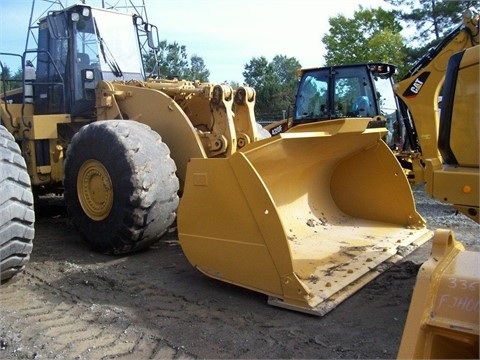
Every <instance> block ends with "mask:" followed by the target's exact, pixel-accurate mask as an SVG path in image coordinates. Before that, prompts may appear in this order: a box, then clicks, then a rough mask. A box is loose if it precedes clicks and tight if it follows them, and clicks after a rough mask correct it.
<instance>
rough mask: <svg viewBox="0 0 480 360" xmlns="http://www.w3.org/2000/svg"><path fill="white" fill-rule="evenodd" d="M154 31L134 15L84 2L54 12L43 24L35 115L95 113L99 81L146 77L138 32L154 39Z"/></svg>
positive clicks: (83, 114)
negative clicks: (95, 6) (144, 32)
mask: <svg viewBox="0 0 480 360" xmlns="http://www.w3.org/2000/svg"><path fill="white" fill-rule="evenodd" d="M152 30H155V31H156V28H155V27H153V26H152V25H149V24H146V23H144V22H143V20H142V19H141V18H140V17H138V16H136V15H132V14H126V13H120V12H116V11H111V10H106V9H99V8H92V7H89V6H85V5H75V6H72V7H70V8H67V9H64V10H62V11H54V12H50V13H49V14H48V16H47V17H45V18H43V19H41V20H40V23H39V35H38V50H37V52H38V57H37V68H36V81H35V91H34V93H35V95H34V103H35V113H36V114H55V113H70V114H71V115H72V116H82V117H86V118H89V117H93V116H94V111H95V88H96V86H97V84H98V82H99V81H100V80H108V81H113V80H124V81H127V80H144V78H145V74H144V64H143V59H142V53H141V49H140V47H141V45H140V41H139V34H140V33H139V32H140V31H147V32H148V34H149V40H151V39H153V37H152ZM156 34H157V40H158V33H156ZM157 42H158V41H157ZM149 45H151V46H152V47H153V46H154V44H153V41H149Z"/></svg>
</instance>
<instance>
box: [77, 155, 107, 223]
mask: <svg viewBox="0 0 480 360" xmlns="http://www.w3.org/2000/svg"><path fill="white" fill-rule="evenodd" d="M77 194H78V199H79V201H80V205H81V206H82V209H83V211H84V212H85V214H86V215H87V216H88V217H89V218H91V219H92V220H95V221H101V220H103V219H105V218H106V217H107V216H108V215H109V214H110V211H111V210H112V207H113V187H112V180H111V179H110V175H109V173H108V171H107V169H106V168H105V166H103V165H102V163H100V162H99V161H97V160H93V159H90V160H87V161H85V162H84V163H83V164H82V166H81V167H80V169H79V171H78V177H77Z"/></svg>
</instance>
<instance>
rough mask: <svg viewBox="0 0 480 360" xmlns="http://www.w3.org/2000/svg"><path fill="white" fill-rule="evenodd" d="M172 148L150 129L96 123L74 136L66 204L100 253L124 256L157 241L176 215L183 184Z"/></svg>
mask: <svg viewBox="0 0 480 360" xmlns="http://www.w3.org/2000/svg"><path fill="white" fill-rule="evenodd" d="M175 171H176V166H175V163H174V161H173V160H172V159H171V158H170V150H169V148H168V146H167V145H166V144H165V143H163V142H162V140H161V138H160V136H159V135H158V134H157V133H156V132H154V131H153V130H151V129H150V128H149V127H148V126H146V125H144V124H141V123H138V122H135V121H129V120H107V121H96V122H93V123H91V124H89V125H86V126H84V127H83V128H82V129H80V131H79V132H78V133H77V134H76V135H75V136H74V137H73V139H72V142H71V144H70V145H69V147H68V150H67V154H66V159H65V179H64V184H65V202H66V205H67V210H68V213H69V216H70V218H71V219H72V221H73V224H74V225H75V226H76V227H77V229H78V230H79V231H80V233H81V234H82V235H83V237H84V238H85V240H86V241H87V242H89V243H90V244H91V245H92V246H93V247H94V248H95V249H96V250H97V251H99V252H102V253H106V254H124V253H129V252H133V251H137V250H140V249H143V248H146V247H148V246H150V245H151V244H153V243H154V242H156V241H158V239H159V238H160V237H161V236H162V235H163V234H164V233H165V232H166V231H167V229H168V227H169V226H170V225H171V224H172V223H173V221H174V220H175V217H176V209H177V207H178V202H179V199H178V195H177V191H178V188H179V181H178V178H177V176H176V175H175Z"/></svg>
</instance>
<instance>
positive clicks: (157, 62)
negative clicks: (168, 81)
mask: <svg viewBox="0 0 480 360" xmlns="http://www.w3.org/2000/svg"><path fill="white" fill-rule="evenodd" d="M144 63H145V68H146V72H147V74H152V75H156V76H158V77H160V78H172V77H178V78H180V79H186V80H192V81H193V80H199V81H202V82H206V81H208V77H209V76H210V71H209V70H208V69H207V67H206V66H205V62H204V60H203V58H201V57H200V56H198V55H192V56H191V57H190V59H189V57H188V54H187V49H186V47H185V45H180V44H178V43H177V42H173V43H168V42H167V40H163V41H161V42H160V45H159V47H158V49H157V50H156V52H154V51H153V50H151V51H150V52H149V54H148V55H146V56H145V57H144Z"/></svg>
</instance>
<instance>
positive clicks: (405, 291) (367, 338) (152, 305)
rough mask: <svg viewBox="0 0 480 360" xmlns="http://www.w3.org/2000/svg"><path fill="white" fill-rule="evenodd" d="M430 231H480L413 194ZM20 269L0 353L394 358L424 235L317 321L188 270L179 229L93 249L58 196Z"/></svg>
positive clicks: (6, 304)
mask: <svg viewBox="0 0 480 360" xmlns="http://www.w3.org/2000/svg"><path fill="white" fill-rule="evenodd" d="M415 198H416V201H417V208H418V211H419V212H420V213H421V214H422V215H423V216H424V217H425V218H426V219H427V222H428V224H429V228H431V229H432V230H433V229H436V228H438V227H442V228H450V229H453V230H454V231H455V234H456V237H457V239H458V240H461V241H462V242H463V243H464V245H465V246H466V247H467V249H473V250H477V251H478V250H480V240H479V236H478V235H479V233H480V232H479V230H480V227H479V226H478V225H477V224H476V223H474V222H473V221H471V220H469V219H467V218H466V217H464V216H462V215H456V214H455V211H454V210H452V208H450V207H449V206H447V205H443V204H440V203H437V202H435V201H432V200H430V199H429V198H428V197H427V196H426V195H425V194H424V192H423V191H422V190H421V189H415ZM36 216H37V220H36V236H35V241H34V250H33V254H32V257H31V261H30V263H29V264H28V266H27V269H26V270H25V272H23V273H21V274H19V275H17V276H15V277H14V278H13V279H12V280H11V281H9V282H7V283H5V284H3V285H2V286H1V287H0V305H1V306H0V358H2V359H17V358H20V359H101V358H123V359H148V358H155V359H196V358H223V359H225V358H338V359H340V358H348V359H359V358H360V359H366V358H369V359H373V358H378V359H387V358H395V357H396V355H397V352H398V347H399V345H400V340H401V336H402V332H403V327H404V325H405V320H406V316H407V312H408V307H409V304H410V298H411V294H412V290H413V286H414V283H415V277H416V273H417V271H418V268H419V266H420V264H421V263H422V262H423V261H425V260H426V259H427V257H428V255H429V251H430V246H431V243H430V242H428V243H426V244H425V245H423V246H422V247H421V248H419V249H418V250H416V251H415V252H414V253H413V254H411V255H410V256H409V257H408V258H407V259H406V260H405V261H403V262H402V263H400V264H398V265H396V266H394V267H393V268H391V269H390V270H388V271H387V272H385V273H384V274H382V275H381V276H379V277H378V278H377V279H376V280H374V281H372V282H371V283H369V284H368V285H367V286H366V287H364V288H363V289H361V290H360V291H359V292H357V293H356V294H354V295H353V296H352V297H350V298H349V299H347V300H346V301H345V302H343V303H342V304H340V306H338V307H337V308H336V309H334V310H333V311H332V312H330V313H328V314H327V315H325V316H324V317H316V316H312V315H306V314H301V313H297V312H293V311H289V310H285V309H280V308H276V307H272V306H269V305H268V304H267V297H266V296H265V295H262V294H258V293H255V292H251V291H248V290H245V289H242V288H239V287H236V286H233V285H229V284H225V283H223V282H219V281H216V280H213V279H210V278H208V277H206V276H204V275H202V274H201V273H200V272H198V271H197V270H195V269H194V268H192V267H191V266H190V265H189V263H188V262H187V260H186V258H185V257H184V255H183V254H182V250H181V248H180V246H179V244H178V241H177V239H176V233H175V232H172V233H170V234H168V235H167V237H166V239H164V240H163V241H161V242H159V243H158V244H157V245H156V246H154V247H152V248H151V249H149V250H148V251H144V252H141V253H138V254H135V255H130V256H124V257H110V256H104V255H100V254H98V253H95V252H93V251H91V250H90V249H89V248H88V246H87V245H86V243H85V242H84V241H83V240H82V239H81V237H80V236H79V234H78V233H77V232H76V231H75V230H74V229H73V228H72V227H71V226H70V224H69V221H68V219H67V217H66V213H65V208H64V206H63V205H62V202H61V199H58V198H53V199H52V198H50V199H43V200H42V202H39V203H38V204H37V212H36Z"/></svg>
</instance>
